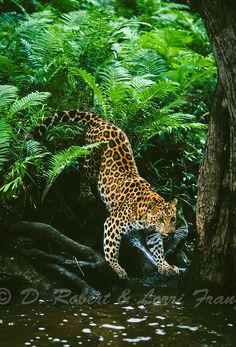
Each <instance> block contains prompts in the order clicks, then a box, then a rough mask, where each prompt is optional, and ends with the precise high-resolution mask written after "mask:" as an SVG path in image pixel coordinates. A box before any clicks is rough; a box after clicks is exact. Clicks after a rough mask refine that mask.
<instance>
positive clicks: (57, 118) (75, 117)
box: [34, 110, 100, 135]
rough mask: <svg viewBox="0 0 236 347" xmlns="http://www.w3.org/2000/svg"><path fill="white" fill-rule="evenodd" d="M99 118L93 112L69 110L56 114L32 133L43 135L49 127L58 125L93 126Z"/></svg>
mask: <svg viewBox="0 0 236 347" xmlns="http://www.w3.org/2000/svg"><path fill="white" fill-rule="evenodd" d="M99 119H100V118H99V117H98V116H97V115H96V113H94V112H83V111H79V110H69V111H60V112H57V113H56V114H55V115H54V116H53V117H51V118H47V119H46V120H45V121H44V122H43V124H41V125H40V126H38V127H37V128H36V129H35V131H34V133H35V134H39V135H43V134H44V133H45V130H46V128H47V127H48V126H50V125H56V124H58V123H67V122H69V123H81V124H82V125H85V126H88V127H90V126H93V125H94V124H96V122H97V121H98V120H99Z"/></svg>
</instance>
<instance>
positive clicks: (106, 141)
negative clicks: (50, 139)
mask: <svg viewBox="0 0 236 347" xmlns="http://www.w3.org/2000/svg"><path fill="white" fill-rule="evenodd" d="M55 122H63V123H64V122H73V123H81V124H82V125H83V126H84V128H85V129H86V134H85V143H86V144H96V143H98V144H99V143H100V144H102V146H101V147H102V148H100V149H99V151H98V148H96V147H95V148H94V149H92V150H91V151H90V153H89V154H88V155H87V156H86V157H85V162H84V165H83V170H82V171H83V173H81V176H82V177H90V178H91V177H92V176H95V177H96V178H97V188H98V191H99V193H100V196H101V199H102V201H103V202H104V203H105V205H106V208H107V210H108V212H109V216H108V218H107V219H106V220H105V223H104V239H103V249H104V255H105V259H106V261H107V262H108V264H109V265H110V266H111V268H112V269H113V270H114V271H115V273H116V274H117V275H118V277H119V278H120V279H127V278H128V274H127V272H126V271H125V269H123V268H122V267H121V265H120V264H119V249H120V243H121V238H122V235H123V234H125V233H127V232H130V231H132V230H134V229H136V230H137V229H138V230H140V229H145V228H146V229H151V230H153V231H154V237H153V235H151V236H152V237H150V236H147V239H146V242H147V246H148V248H149V250H150V252H151V254H152V257H153V260H154V262H155V264H156V266H157V271H158V272H159V273H160V274H161V275H164V276H173V275H176V274H178V273H179V268H178V267H177V266H175V265H170V264H169V263H168V262H167V261H166V260H165V256H164V247H163V238H164V237H165V236H168V235H170V234H173V233H174V232H175V225H176V205H177V199H176V198H174V199H172V200H171V201H169V202H166V201H165V199H164V198H163V197H161V196H160V195H159V194H158V193H157V192H156V191H155V190H154V188H152V186H151V185H150V183H148V182H147V181H146V180H145V179H144V178H142V177H141V176H140V174H139V172H138V168H137V165H136V162H135V159H134V154H133V151H132V147H131V144H130V141H129V139H128V137H127V135H126V134H125V132H124V131H123V130H121V129H120V128H119V127H117V126H116V125H114V124H112V123H110V122H109V121H107V120H105V119H103V118H102V117H99V116H98V115H97V113H94V112H84V111H80V110H68V111H60V112H57V113H56V114H55V115H54V117H53V121H52V123H55ZM98 147H100V146H98ZM98 152H99V153H100V155H99V159H98ZM81 196H87V197H88V196H89V197H91V198H92V196H93V194H92V192H91V188H90V185H89V184H87V182H86V180H83V179H82V182H81Z"/></svg>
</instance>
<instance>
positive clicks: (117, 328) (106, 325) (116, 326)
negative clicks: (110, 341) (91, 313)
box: [101, 324, 125, 330]
mask: <svg viewBox="0 0 236 347" xmlns="http://www.w3.org/2000/svg"><path fill="white" fill-rule="evenodd" d="M101 327H102V328H108V329H115V330H122V329H125V327H124V326H122V325H114V324H102V325H101Z"/></svg>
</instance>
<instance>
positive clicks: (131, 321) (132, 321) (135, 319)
mask: <svg viewBox="0 0 236 347" xmlns="http://www.w3.org/2000/svg"><path fill="white" fill-rule="evenodd" d="M144 320H146V318H129V319H127V322H129V323H139V322H143V321H144Z"/></svg>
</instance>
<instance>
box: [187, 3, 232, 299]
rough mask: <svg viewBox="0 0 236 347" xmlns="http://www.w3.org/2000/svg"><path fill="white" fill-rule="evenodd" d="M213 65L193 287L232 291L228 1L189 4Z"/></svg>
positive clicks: (230, 88)
mask: <svg viewBox="0 0 236 347" xmlns="http://www.w3.org/2000/svg"><path fill="white" fill-rule="evenodd" d="M191 5H192V6H193V8H194V9H195V10H197V11H198V12H199V14H200V15H201V17H202V18H203V21H204V23H205V26H206V29H207V32H208V35H209V38H210V41H211V43H212V47H213V51H214V55H215V58H216V62H217V66H218V84H217V89H216V92H215V97H214V100H213V104H212V108H211V112H210V124H209V131H208V138H207V143H206V149H205V154H204V158H203V162H202V166H201V169H200V173H199V179H198V200H197V230H198V243H197V250H196V257H195V259H194V261H193V268H192V269H193V271H192V277H193V278H194V283H195V284H196V283H198V286H199V285H203V284H204V285H209V286H211V287H217V288H224V289H226V290H230V291H232V292H233V291H235V289H236V54H235V52H236V8H235V5H234V4H233V3H231V1H230V0H229V1H223V0H204V1H203V0H201V1H200V0H197V1H196V0H192V1H191Z"/></svg>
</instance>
